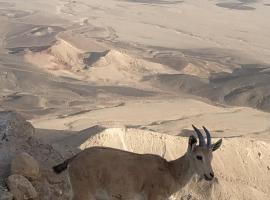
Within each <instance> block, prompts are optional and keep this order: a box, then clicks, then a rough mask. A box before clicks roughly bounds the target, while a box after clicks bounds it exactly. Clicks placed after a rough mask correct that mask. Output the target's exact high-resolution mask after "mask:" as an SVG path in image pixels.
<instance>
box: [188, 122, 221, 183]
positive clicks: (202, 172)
mask: <svg viewBox="0 0 270 200" xmlns="http://www.w3.org/2000/svg"><path fill="white" fill-rule="evenodd" d="M192 126H193V129H194V130H195V132H196V134H197V136H198V139H199V145H197V139H196V137H195V136H193V135H191V136H190V137H189V144H188V152H187V155H188V157H189V159H190V162H191V164H192V165H193V167H194V169H195V172H196V173H197V174H198V175H199V176H200V177H201V178H204V179H205V180H207V181H211V180H213V178H214V172H213V169H212V166H211V162H212V158H213V154H212V152H213V151H215V150H217V149H218V148H219V147H220V146H221V143H222V139H220V140H218V141H217V142H216V143H214V144H212V143H211V135H210V132H209V131H208V130H207V129H206V128H205V127H203V129H204V131H205V133H206V138H207V142H206V143H205V138H204V136H203V134H202V133H201V131H200V130H199V129H198V128H196V127H195V126H194V125H192Z"/></svg>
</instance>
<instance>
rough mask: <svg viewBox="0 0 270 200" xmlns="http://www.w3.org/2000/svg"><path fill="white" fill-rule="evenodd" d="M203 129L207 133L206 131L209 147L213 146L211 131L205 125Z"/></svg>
mask: <svg viewBox="0 0 270 200" xmlns="http://www.w3.org/2000/svg"><path fill="white" fill-rule="evenodd" d="M203 130H204V131H205V133H206V139H207V147H208V148H211V145H212V143H211V135H210V132H209V131H208V130H207V128H205V127H204V126H203Z"/></svg>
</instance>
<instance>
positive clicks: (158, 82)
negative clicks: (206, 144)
mask: <svg viewBox="0 0 270 200" xmlns="http://www.w3.org/2000/svg"><path fill="white" fill-rule="evenodd" d="M268 18H270V6H269V2H268V1H267V0H228V1H224V0H213V1H208V0H200V1H198V0H183V1H179V0H106V1H105V0H103V1H100V0H75V1H74V0H48V1H41V0H35V1H34V0H29V1H24V2H23V1H19V0H0V200H12V199H15V200H21V199H40V200H68V199H71V197H72V192H71V191H72V188H71V186H70V184H69V182H68V173H67V172H66V171H65V172H63V173H61V174H59V175H57V174H55V173H54V172H53V171H52V167H53V166H55V165H57V164H59V163H61V162H63V161H65V160H66V159H68V158H70V157H72V156H74V155H76V154H77V153H79V152H81V151H83V150H85V149H87V148H90V147H95V146H100V147H111V148H116V149H121V150H125V151H129V152H134V153H138V154H154V155H158V156H160V157H162V158H164V159H166V160H168V161H171V160H174V159H176V158H178V157H179V156H181V155H183V154H184V153H185V152H186V150H187V148H188V141H189V137H190V136H191V135H194V136H196V133H195V132H194V130H193V128H192V124H194V125H195V126H196V127H198V128H202V127H203V126H205V127H207V128H208V129H209V131H210V132H211V135H212V140H213V142H216V141H218V140H219V139H220V138H222V140H223V142H222V145H221V147H220V148H219V149H218V150H217V151H215V152H214V153H213V161H212V166H213V170H214V171H215V178H214V180H213V181H210V182H209V181H205V180H200V179H199V178H198V177H194V178H192V180H191V181H190V182H189V183H188V184H187V185H186V186H185V187H184V188H183V189H182V190H180V191H179V192H177V193H175V194H174V196H172V197H171V199H179V200H191V199H192V200H201V199H219V200H227V199H235V200H251V199H252V200H254V199H257V200H268V199H269V197H270V189H269V188H270V146H269V142H270V84H269V83H270V24H269V23H268V21H267V19H268ZM23 163H24V164H23ZM23 165H24V166H23ZM21 167H22V169H21ZM126 178H127V179H128V177H126ZM18 188H21V189H18ZM109 199H119V198H118V197H111V198H109ZM120 199H121V198H120ZM147 200H148V199H147Z"/></svg>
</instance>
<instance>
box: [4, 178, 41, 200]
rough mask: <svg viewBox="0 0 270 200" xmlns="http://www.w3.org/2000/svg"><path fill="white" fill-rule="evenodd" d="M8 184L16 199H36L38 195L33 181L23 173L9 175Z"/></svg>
mask: <svg viewBox="0 0 270 200" xmlns="http://www.w3.org/2000/svg"><path fill="white" fill-rule="evenodd" d="M7 185H8V188H9V190H10V192H11V193H12V194H13V196H14V199H15V200H26V199H36V198H37V197H38V194H37V191H36V190H35V188H34V187H33V185H32V184H31V182H30V181H29V180H27V179H26V178H25V177H23V176H21V175H17V174H14V175H11V176H9V177H8V180H7Z"/></svg>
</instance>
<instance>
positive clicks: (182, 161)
mask: <svg viewBox="0 0 270 200" xmlns="http://www.w3.org/2000/svg"><path fill="white" fill-rule="evenodd" d="M170 168H171V173H172V175H173V177H174V178H175V180H176V182H177V183H178V184H179V188H178V189H180V188H182V187H184V186H185V185H186V184H187V183H188V182H189V181H190V180H191V178H192V177H193V175H194V174H195V171H194V168H193V166H192V165H191V163H190V159H189V158H188V155H187V154H185V155H183V156H182V157H180V158H178V159H176V160H173V161H171V162H170Z"/></svg>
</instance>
